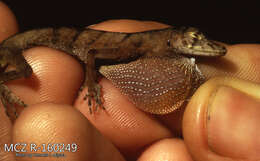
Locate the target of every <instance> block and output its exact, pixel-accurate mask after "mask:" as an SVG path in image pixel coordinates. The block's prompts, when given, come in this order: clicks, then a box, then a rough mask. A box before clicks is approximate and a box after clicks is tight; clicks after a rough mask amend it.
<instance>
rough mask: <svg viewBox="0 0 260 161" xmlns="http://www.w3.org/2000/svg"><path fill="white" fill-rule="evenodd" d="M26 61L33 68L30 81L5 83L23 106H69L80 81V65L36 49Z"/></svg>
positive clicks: (57, 53)
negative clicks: (43, 104)
mask: <svg viewBox="0 0 260 161" xmlns="http://www.w3.org/2000/svg"><path fill="white" fill-rule="evenodd" d="M23 54H24V56H25V59H26V60H27V62H28V63H29V64H30V65H31V67H32V68H33V74H32V76H31V77H30V78H26V79H24V78H22V79H18V80H14V81H9V82H8V83H7V85H8V87H9V88H10V89H11V91H13V92H14V93H15V94H16V95H17V96H19V97H20V98H21V99H22V100H23V101H24V102H25V103H26V104H28V105H31V104H36V103H40V102H53V103H62V104H64V103H65V104H72V103H73V102H74V99H75V97H76V95H77V92H78V89H79V87H80V84H81V82H82V81H83V70H82V67H81V65H80V64H79V63H78V62H77V61H76V60H75V59H74V58H72V57H71V56H69V55H68V54H66V53H63V52H60V51H57V50H54V49H50V48H45V47H37V48H32V49H29V50H26V51H25V52H24V53H23Z"/></svg>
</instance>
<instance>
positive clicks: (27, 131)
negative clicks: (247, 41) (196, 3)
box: [0, 19, 259, 161]
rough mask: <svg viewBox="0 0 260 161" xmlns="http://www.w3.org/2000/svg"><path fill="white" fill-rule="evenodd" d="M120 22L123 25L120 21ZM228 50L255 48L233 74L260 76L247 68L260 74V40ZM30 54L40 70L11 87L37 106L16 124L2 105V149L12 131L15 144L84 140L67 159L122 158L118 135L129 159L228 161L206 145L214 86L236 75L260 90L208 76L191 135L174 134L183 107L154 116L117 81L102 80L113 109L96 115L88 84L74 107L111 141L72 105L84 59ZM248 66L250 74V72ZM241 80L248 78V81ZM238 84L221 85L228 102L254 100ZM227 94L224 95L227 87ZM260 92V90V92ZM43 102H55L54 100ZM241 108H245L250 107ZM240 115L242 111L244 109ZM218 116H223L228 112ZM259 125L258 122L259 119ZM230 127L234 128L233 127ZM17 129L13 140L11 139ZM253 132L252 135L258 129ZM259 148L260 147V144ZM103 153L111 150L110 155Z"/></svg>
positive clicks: (131, 25)
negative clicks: (136, 103) (86, 97)
mask: <svg viewBox="0 0 260 161" xmlns="http://www.w3.org/2000/svg"><path fill="white" fill-rule="evenodd" d="M1 20H2V19H1ZM0 24H1V22H0ZM115 26H116V27H120V28H115ZM95 27H96V28H98V29H102V28H103V29H106V30H109V28H110V30H111V29H115V30H116V31H122V30H124V31H126V30H127V31H130V30H131V31H133V32H135V31H139V30H145V29H152V28H157V27H163V25H161V24H158V23H153V22H145V23H143V22H136V21H110V22H106V23H101V24H99V25H96V26H95ZM228 49H229V52H228V55H227V56H226V57H225V59H227V58H228V57H230V55H232V54H235V53H236V56H235V57H236V58H237V55H242V54H243V53H244V52H249V53H250V54H246V55H245V57H246V58H248V60H250V61H248V62H247V63H248V64H251V68H246V67H245V68H242V69H243V70H244V71H241V70H239V71H238V72H237V70H231V72H230V73H231V74H234V75H236V74H237V73H245V74H240V76H241V75H242V76H243V75H244V77H243V78H249V79H250V80H253V81H255V82H259V77H258V76H255V77H250V75H252V74H250V73H248V71H249V70H250V69H252V68H253V69H254V71H255V73H257V71H258V72H259V67H257V61H256V57H257V54H256V53H257V52H259V46H258V47H257V45H256V46H251V45H248V46H243V45H238V46H231V47H228ZM242 51H243V52H242ZM24 55H25V57H26V59H27V61H28V62H29V63H30V65H31V66H32V67H33V70H34V75H33V76H32V78H30V79H29V80H28V79H27V80H24V79H23V80H17V81H12V82H10V83H8V84H9V87H10V88H11V90H12V91H14V93H16V94H17V95H18V96H21V98H22V99H23V100H24V101H25V102H26V103H28V104H29V105H31V104H34V105H32V106H30V107H28V108H27V109H25V110H24V111H23V112H22V113H21V115H20V116H19V118H18V119H17V120H16V123H15V125H14V127H12V125H11V124H10V122H8V118H7V117H6V116H5V115H4V113H3V108H0V109H1V117H0V119H4V120H3V121H5V122H4V123H3V124H2V125H0V126H2V127H1V129H3V130H0V132H2V134H4V135H1V136H3V137H2V138H0V140H1V142H0V145H1V147H0V148H2V147H3V146H2V144H4V143H7V142H6V140H5V138H8V143H11V142H13V143H15V142H16V143H17V142H22V143H23V142H27V143H36V144H38V145H40V144H42V143H45V144H47V143H68V144H69V143H72V142H76V143H77V145H78V146H79V147H80V148H79V150H78V151H77V152H76V153H72V152H68V153H65V155H66V158H65V159H68V160H123V157H122V156H121V155H120V153H119V152H118V150H117V149H116V148H115V147H114V146H113V145H112V144H111V143H110V142H112V143H113V144H114V145H115V146H116V147H117V148H118V149H119V150H120V151H121V153H122V154H124V157H125V158H129V157H131V156H135V155H136V156H138V157H139V159H140V160H148V159H149V158H150V159H151V158H153V159H154V160H158V159H159V158H162V157H167V158H166V159H172V160H173V159H174V158H178V159H179V160H184V161H185V160H192V159H191V156H193V157H194V158H196V159H197V160H209V161H210V160H214V159H215V160H221V159H222V160H224V159H225V158H219V157H220V156H219V155H218V153H219V152H218V153H217V154H215V156H214V155H212V153H210V151H207V146H206V144H205V140H207V137H206V136H207V135H206V133H203V132H205V131H206V130H205V129H203V128H201V127H203V126H204V125H205V122H204V121H203V120H205V119H206V118H207V117H206V115H205V112H203V111H206V108H207V104H208V102H207V100H209V97H210V96H211V95H212V93H214V91H216V88H217V87H218V86H219V85H223V84H224V85H226V86H228V87H230V86H231V85H230V84H231V83H229V82H236V84H238V85H237V86H235V87H241V88H242V89H245V90H241V91H247V92H246V93H249V94H251V95H253V96H255V94H254V93H255V92H252V90H248V89H249V87H248V86H252V85H251V84H250V83H247V84H246V83H245V82H242V83H241V81H234V80H231V81H229V79H222V78H220V79H217V80H213V81H209V82H208V83H206V84H205V85H203V86H202V88H200V90H198V91H199V92H196V94H195V96H194V97H193V98H192V100H191V102H190V104H189V105H188V107H187V109H186V111H185V115H184V122H183V135H184V138H185V139H184V140H182V139H178V138H176V137H174V134H173V132H174V131H178V130H180V128H178V127H180V125H181V124H180V120H181V118H182V111H177V112H175V113H172V114H170V115H165V116H158V117H156V118H154V117H153V116H152V115H149V114H147V113H144V112H142V111H140V110H138V109H137V108H135V107H133V105H132V104H131V103H130V102H129V101H128V100H127V98H126V97H125V96H122V95H121V94H120V92H119V91H118V90H117V89H116V88H115V87H113V86H112V85H111V84H110V82H109V81H107V80H106V79H103V80H101V82H100V83H101V85H102V87H103V94H104V100H105V104H104V105H105V107H106V112H105V111H102V110H100V111H98V113H97V114H95V115H90V114H89V112H88V108H87V103H86V102H84V101H83V100H82V98H83V95H84V93H85V92H86V90H84V91H83V92H82V93H81V94H80V96H79V97H78V98H77V100H76V102H75V104H74V106H75V107H76V108H77V109H79V111H81V113H83V114H84V116H85V117H87V118H88V120H89V121H90V122H91V123H92V124H93V125H94V126H95V127H96V128H97V129H99V131H101V133H102V134H103V135H104V136H106V138H108V140H109V141H107V139H105V138H104V137H103V136H101V135H100V134H99V132H98V131H97V130H96V129H95V128H93V127H92V125H91V124H89V122H88V121H87V119H85V117H83V115H82V114H81V113H79V112H77V111H76V110H75V109H74V108H73V107H72V106H69V105H72V104H73V100H74V99H75V95H76V93H77V90H78V88H79V86H80V84H81V82H82V79H83V71H82V69H81V66H80V65H79V64H78V63H77V61H75V60H74V59H73V58H71V57H70V56H68V55H66V54H65V53H62V52H58V51H55V50H52V49H48V48H42V47H41V48H34V49H30V50H28V51H26V52H25V53H24ZM253 57H254V58H253ZM225 59H224V60H223V62H224V63H225V62H227V61H226V60H225ZM258 59H259V58H258ZM227 60H229V59H227ZM230 60H232V62H233V60H234V58H233V59H230ZM238 60H239V59H238ZM243 60H247V59H243ZM219 63H220V62H219ZM239 63H240V62H238V61H237V62H234V63H232V64H233V65H234V64H235V65H236V66H237V68H238V67H239V66H240V65H239ZM247 63H245V64H247ZM220 64H221V63H220ZM203 65H204V66H205V64H203V63H202V65H201V66H202V68H201V66H200V68H201V70H202V71H203V72H208V71H209V69H210V70H213V69H216V72H215V75H218V74H219V73H221V71H224V69H221V70H219V71H218V68H214V67H212V68H204V67H203ZM217 65H218V63H217V62H216V66H217ZM254 66H255V67H254ZM210 67H211V66H210ZM237 68H236V69H237ZM247 69H249V70H247ZM68 71H70V72H68ZM209 73H210V72H209ZM211 73H212V72H211ZM213 73H214V72H213ZM246 73H247V74H248V75H246ZM221 74H222V73H221ZM61 80H62V81H61ZM224 80H225V81H224ZM242 84H245V85H244V86H242ZM231 87H233V86H231ZM258 88H259V87H257V85H256V86H254V90H256V91H259V89H258ZM232 89H233V88H232ZM232 89H231V90H230V89H226V88H225V89H223V88H221V89H220V90H217V91H218V92H221V91H223V90H224V94H226V95H225V96H229V97H227V98H228V100H229V101H230V100H232V99H233V97H235V98H239V102H241V103H242V102H245V101H246V100H248V98H247V97H245V96H244V95H243V93H242V96H241V95H238V94H236V93H235V92H234V91H232ZM230 91H231V92H230ZM229 93H231V94H229ZM234 93H235V94H234ZM221 94H222V95H224V94H223V93H221ZM240 94H241V92H240ZM199 96H200V97H199ZM217 96H218V95H216V97H215V98H218V99H219V97H217ZM239 96H240V97H239ZM255 97H257V95H256V96H255ZM196 98H200V99H196ZM245 99H246V100H245ZM258 99H259V98H258ZM40 102H53V103H55V104H48V103H40ZM236 102H238V101H236ZM248 102H251V104H250V105H254V104H253V103H252V102H255V101H254V100H250V101H248ZM256 102H257V101H256ZM39 103H40V104H39ZM220 103H221V104H223V103H225V100H224V101H221V102H220ZM64 104H69V105H64ZM240 105H243V104H240ZM245 105H247V104H245ZM216 106H218V105H214V106H213V109H214V107H216ZM223 106H224V105H223ZM231 107H237V105H236V106H234V105H233V104H232V105H231ZM258 107H259V103H258ZM221 109H222V108H221ZM252 109H255V111H253V113H254V114H255V116H258V115H257V114H259V112H258V113H257V112H256V110H257V106H256V108H254V106H252ZM258 109H259V108H258ZM250 111H252V110H249V112H250ZM228 112H229V111H228ZM246 112H247V111H246ZM240 114H241V115H244V114H245V112H243V113H240ZM247 115H248V114H247ZM2 116H3V117H2ZM237 118H241V117H240V116H237ZM253 118H254V119H255V121H254V122H255V123H254V124H256V123H257V122H259V121H258V120H256V119H257V117H253ZM219 119H221V117H220V118H219ZM211 120H213V121H214V117H212V119H211ZM215 120H216V119H215ZM244 120H245V121H247V120H252V117H250V119H244ZM1 121H2V120H1ZM222 121H223V120H222ZM228 121H230V120H228ZM232 121H234V120H232ZM215 122H216V121H215ZM245 123H246V122H245ZM254 124H252V123H249V125H251V126H253V125H254ZM211 126H212V125H211ZM221 127H223V125H219V127H218V128H221ZM255 127H257V124H256V125H255ZM212 128H214V129H215V128H216V127H215V126H213V127H212ZM251 128H252V127H251ZM12 129H13V131H12ZM194 129H195V130H194ZM252 129H254V130H256V131H254V132H250V133H249V134H255V135H256V136H257V130H258V129H257V128H252ZM226 131H230V130H229V129H227V130H226ZM246 131H247V130H245V131H244V132H246ZM258 131H259V130H258ZM194 134H196V135H194ZM224 134H225V133H224ZM258 134H259V132H258ZM12 136H13V140H11V137H12ZM248 138H251V139H252V136H250V137H248ZM217 139H222V138H217ZM231 139H232V138H231ZM254 139H257V137H255V138H254ZM217 141H218V140H217ZM218 142H219V141H218ZM218 142H217V143H218ZM258 142H259V141H258ZM201 143H204V144H201ZM213 143H214V142H213ZM220 143H221V142H220ZM239 143H241V147H243V146H245V145H244V144H247V143H249V142H246V141H245V143H243V142H239ZM256 143H257V141H256ZM255 146H257V145H255ZM144 147H146V149H144ZM219 147H220V145H218V146H217V148H213V150H219ZM239 147H240V146H238V147H237V148H239ZM258 147H259V146H258ZM187 149H189V150H190V152H188V150H187ZM199 149H201V150H199ZM233 149H234V148H232V149H231V150H233ZM252 149H253V150H254V148H253V147H252ZM196 150H197V151H196ZM221 150H223V149H221ZM224 150H225V149H224ZM141 152H143V154H141V155H140V156H139V154H140V153H141ZM249 152H251V151H249ZM0 154H3V155H4V156H5V155H7V156H8V157H9V158H11V153H6V152H4V151H1V152H0ZM220 154H223V152H221V153H220ZM224 154H225V153H224ZM228 154H229V153H228ZM247 154H248V155H247V156H250V157H252V156H253V157H255V158H259V157H258V156H256V155H257V154H256V155H252V153H247ZM0 156H1V155H0ZM100 157H104V158H105V159H104V158H100ZM112 157H113V158H112ZM243 157H244V155H243ZM17 159H20V160H23V159H24V160H30V159H31V160H33V159H35V160H36V159H43V160H48V159H50V160H51V159H56V158H35V157H33V158H28V157H17ZM178 159H176V160H178ZM234 160H236V159H234Z"/></svg>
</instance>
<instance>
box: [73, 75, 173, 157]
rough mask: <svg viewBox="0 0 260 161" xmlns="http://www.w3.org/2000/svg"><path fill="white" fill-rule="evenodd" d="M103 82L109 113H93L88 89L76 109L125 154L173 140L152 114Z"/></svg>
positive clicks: (79, 99)
mask: <svg viewBox="0 0 260 161" xmlns="http://www.w3.org/2000/svg"><path fill="white" fill-rule="evenodd" d="M99 83H100V85H102V91H103V98H104V106H105V108H106V110H105V111H104V110H101V109H99V110H98V111H97V112H95V114H90V113H89V110H88V108H87V107H88V103H87V101H84V100H83V97H84V95H85V94H86V92H87V89H84V91H83V92H82V93H81V94H80V96H79V97H78V99H77V100H76V102H75V107H76V108H77V109H79V111H81V112H82V113H83V114H84V115H85V116H86V117H87V118H88V120H89V121H90V122H91V123H92V124H93V125H94V126H95V127H96V128H97V129H99V130H100V131H101V132H102V134H103V135H105V136H106V137H107V138H109V140H111V141H112V142H113V144H115V145H116V146H117V147H119V148H120V149H121V151H123V152H125V153H126V154H127V155H131V154H132V153H136V152H140V150H141V148H143V147H144V146H145V145H147V144H150V143H151V142H154V141H156V140H160V139H162V138H168V137H172V134H171V133H170V131H169V130H168V129H167V128H166V127H164V126H162V125H161V124H160V123H159V122H158V121H157V120H155V119H154V118H152V117H151V115H148V114H146V113H144V112H140V111H139V110H138V109H137V108H135V107H134V106H133V104H132V103H130V102H129V101H128V99H127V97H126V96H123V95H121V94H120V92H119V91H118V90H117V89H116V88H115V87H114V86H113V85H112V84H111V83H110V82H109V81H108V80H106V79H102V81H100V82H99ZM147 136H149V137H147Z"/></svg>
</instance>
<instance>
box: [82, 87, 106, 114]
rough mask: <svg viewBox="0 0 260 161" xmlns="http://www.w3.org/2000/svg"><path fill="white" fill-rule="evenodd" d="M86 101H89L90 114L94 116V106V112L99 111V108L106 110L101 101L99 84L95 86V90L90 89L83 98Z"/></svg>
mask: <svg viewBox="0 0 260 161" xmlns="http://www.w3.org/2000/svg"><path fill="white" fill-rule="evenodd" d="M83 99H84V100H88V107H89V113H90V114H92V112H93V110H92V109H93V107H92V105H94V107H95V109H94V112H95V111H97V110H98V108H99V107H101V108H102V109H104V110H105V107H104V106H103V102H102V99H101V86H100V85H99V84H95V85H94V87H93V88H90V87H89V88H88V93H87V94H86V95H85V97H84V98H83Z"/></svg>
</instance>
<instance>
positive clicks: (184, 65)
mask: <svg viewBox="0 0 260 161" xmlns="http://www.w3.org/2000/svg"><path fill="white" fill-rule="evenodd" d="M36 46H46V47H50V48H53V49H57V50H60V51H63V52H65V53H67V54H70V55H71V56H73V57H75V58H76V59H77V60H78V61H79V62H80V63H81V64H82V65H83V69H84V71H85V80H84V82H83V84H82V86H81V89H82V88H84V87H86V86H87V87H88V92H87V94H86V95H85V97H84V100H88V106H89V111H90V113H92V112H93V110H94V109H95V111H96V110H97V109H98V108H102V109H105V107H104V106H103V101H102V94H101V93H102V92H101V86H100V85H99V84H98V78H99V77H100V75H103V76H105V77H107V78H108V79H110V80H111V81H112V82H113V83H114V84H115V85H116V87H118V88H119V89H120V90H121V91H122V92H123V93H124V94H126V95H127V96H128V97H129V99H130V101H132V102H133V103H134V104H136V105H138V106H140V108H141V109H142V110H144V111H146V112H150V113H153V114H167V113H169V112H172V111H174V110H175V109H177V108H179V107H180V106H181V105H182V104H183V102H184V101H185V100H187V99H188V98H189V97H190V96H191V95H192V94H193V93H194V91H195V90H196V89H197V88H198V87H199V86H200V85H201V84H202V83H203V82H204V81H205V80H204V76H203V74H202V73H201V72H200V70H199V69H198V67H197V66H196V64H195V59H194V58H193V57H212V58H216V57H220V56H223V55H225V54H226V51H227V50H226V48H225V47H224V46H223V45H221V44H219V43H216V42H215V41H213V40H209V39H208V38H207V37H206V36H205V35H204V34H203V33H202V32H200V31H199V30H198V29H196V28H194V27H182V28H176V27H167V28H164V29H155V30H149V31H142V32H136V33H124V32H109V31H102V30H95V29H90V28H83V29H75V28H69V27H60V28H51V27H50V28H42V29H34V30H29V31H25V32H23V33H18V34H16V35H13V36H11V37H9V38H7V39H6V40H4V41H3V42H2V43H1V44H0V98H1V102H2V104H3V106H4V107H5V109H7V108H8V107H9V106H13V105H19V106H24V107H26V106H27V105H26V104H25V103H24V102H23V101H22V100H21V99H20V98H19V97H18V96H16V95H15V94H14V93H13V92H12V91H10V89H9V88H8V87H7V86H6V85H5V84H4V83H5V82H7V81H10V80H14V79H18V78H22V77H25V78H27V77H30V76H31V74H32V72H33V71H32V68H31V66H30V65H29V64H28V63H27V62H26V60H25V58H24V57H23V55H22V53H23V51H24V50H26V49H29V48H32V47H36ZM8 66H12V67H14V70H12V71H7V70H6V69H7V67H8ZM140 76H142V77H140ZM162 82H167V83H162ZM131 83H132V84H134V83H135V84H136V85H137V86H135V85H131ZM138 91H139V93H138ZM169 98H170V101H167V99H169Z"/></svg>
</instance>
